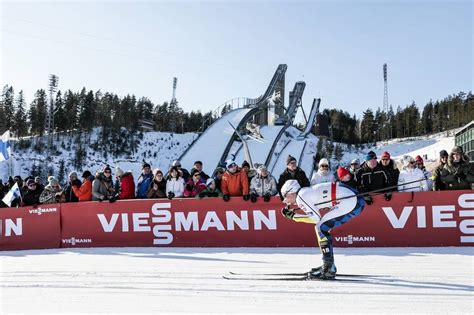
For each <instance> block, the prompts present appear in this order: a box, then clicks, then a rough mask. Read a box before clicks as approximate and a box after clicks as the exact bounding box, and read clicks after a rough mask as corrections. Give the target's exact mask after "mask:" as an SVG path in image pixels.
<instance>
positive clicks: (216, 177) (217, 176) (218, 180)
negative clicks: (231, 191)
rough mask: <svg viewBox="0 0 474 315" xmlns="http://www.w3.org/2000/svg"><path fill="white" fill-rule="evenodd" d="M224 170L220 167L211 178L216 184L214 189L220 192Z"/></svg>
mask: <svg viewBox="0 0 474 315" xmlns="http://www.w3.org/2000/svg"><path fill="white" fill-rule="evenodd" d="M224 173H225V169H224V168H222V167H218V168H216V169H215V171H214V176H213V177H212V178H213V179H214V181H215V182H216V188H217V189H219V190H220V191H222V189H221V183H222V176H224Z"/></svg>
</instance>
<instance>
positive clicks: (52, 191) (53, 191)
mask: <svg viewBox="0 0 474 315" xmlns="http://www.w3.org/2000/svg"><path fill="white" fill-rule="evenodd" d="M39 199H40V203H42V204H47V203H58V202H64V201H65V199H64V194H63V192H62V191H61V186H60V185H59V181H58V180H57V179H56V177H54V176H49V177H48V185H47V186H46V187H45V188H44V190H43V192H42V193H41V195H40V198H39Z"/></svg>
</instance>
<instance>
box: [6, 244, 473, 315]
mask: <svg viewBox="0 0 474 315" xmlns="http://www.w3.org/2000/svg"><path fill="white" fill-rule="evenodd" d="M472 253H473V248H472V247H457V248H455V247H445V248H344V249H341V248H336V249H335V257H336V264H337V267H338V272H339V273H346V274H359V275H367V276H365V277H360V278H352V280H353V281H324V282H323V281H264V280H226V279H223V278H222V276H224V275H229V271H233V272H238V273H246V274H247V273H248V274H257V273H268V272H270V273H279V272H284V273H288V272H303V271H306V270H308V269H309V268H311V267H315V266H317V265H319V264H320V253H319V250H318V249H316V248H207V249H204V248H91V249H87V248H83V249H50V250H27V251H7V252H1V256H0V304H1V306H0V313H1V314H11V313H25V312H34V313H45V314H51V313H135V314H136V313H215V314H222V313H266V314H274V313H279V314H296V313H306V314H321V313H364V314H388V313H390V314H406V313H409V314H413V313H425V314H432V313H443V314H445V313H452V314H473V313H474V302H473V301H474V294H473V293H474V270H473V266H474V258H473V254H472Z"/></svg>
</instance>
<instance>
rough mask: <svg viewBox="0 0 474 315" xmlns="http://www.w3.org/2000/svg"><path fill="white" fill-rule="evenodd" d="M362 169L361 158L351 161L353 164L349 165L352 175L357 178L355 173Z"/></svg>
mask: <svg viewBox="0 0 474 315" xmlns="http://www.w3.org/2000/svg"><path fill="white" fill-rule="evenodd" d="M359 169H360V161H359V159H353V160H352V161H351V165H350V167H349V172H351V174H352V177H353V178H354V179H355V175H356V174H357V171H358V170H359Z"/></svg>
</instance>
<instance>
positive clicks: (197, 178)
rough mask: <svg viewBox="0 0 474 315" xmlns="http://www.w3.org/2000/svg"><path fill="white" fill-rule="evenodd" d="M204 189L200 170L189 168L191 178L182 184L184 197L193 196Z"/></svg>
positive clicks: (204, 185)
mask: <svg viewBox="0 0 474 315" xmlns="http://www.w3.org/2000/svg"><path fill="white" fill-rule="evenodd" d="M205 189H206V184H205V182H204V181H203V180H202V179H201V172H199V171H198V170H197V169H193V170H191V178H189V180H188V182H187V183H186V185H185V186H184V197H187V198H195V197H196V196H197V195H198V194H199V193H200V192H202V191H203V190H205Z"/></svg>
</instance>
